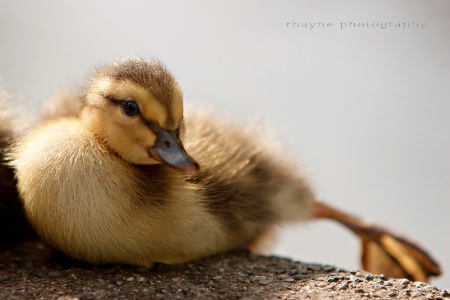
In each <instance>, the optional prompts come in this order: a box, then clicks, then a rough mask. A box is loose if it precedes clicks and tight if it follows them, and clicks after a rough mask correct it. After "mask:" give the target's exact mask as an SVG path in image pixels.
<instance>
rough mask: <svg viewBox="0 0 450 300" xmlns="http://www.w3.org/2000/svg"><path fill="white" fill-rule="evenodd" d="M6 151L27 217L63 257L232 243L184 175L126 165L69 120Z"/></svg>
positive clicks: (197, 252)
mask: <svg viewBox="0 0 450 300" xmlns="http://www.w3.org/2000/svg"><path fill="white" fill-rule="evenodd" d="M12 156H13V158H14V166H15V168H16V170H17V173H16V176H17V179H18V188H19V192H20V194H21V197H22V200H23V203H24V207H25V210H26V212H27V215H28V218H29V219H30V221H31V223H32V224H33V226H34V227H35V228H36V230H37V231H38V233H39V234H40V235H41V236H42V237H43V238H44V239H46V240H47V241H48V242H49V243H50V244H52V245H53V246H54V247H56V248H57V249H60V250H62V251H63V252H65V253H66V254H68V255H70V256H73V257H75V258H78V259H81V260H85V261H89V262H94V263H99V262H116V263H132V264H141V265H148V264H150V263H152V262H168V263H173V262H181V261H186V260H190V259H194V258H198V257H201V256H204V255H209V254H213V253H217V252H220V251H224V250H227V249H230V248H234V247H235V246H236V245H235V243H234V242H230V239H229V236H228V234H227V230H226V228H225V226H223V224H222V223H221V222H220V221H219V220H218V218H217V217H216V216H214V215H213V214H211V213H210V212H208V211H207V210H206V209H205V206H204V202H203V201H202V200H203V199H202V197H203V196H202V194H201V193H199V191H198V189H197V188H195V187H194V186H192V185H191V184H190V183H188V182H187V181H186V180H185V177H182V176H180V175H178V174H177V173H175V172H174V171H172V170H171V169H169V168H167V167H164V166H162V165H155V166H147V167H137V166H134V165H131V164H129V163H128V162H126V161H124V160H123V159H121V158H120V157H118V156H117V155H115V154H114V153H113V152H112V151H111V150H110V149H108V147H107V146H106V145H105V143H103V142H102V141H101V140H99V139H98V138H97V137H96V136H95V135H94V134H92V133H91V132H89V131H86V130H85V129H84V128H83V127H82V126H81V125H80V124H79V123H78V120H76V119H62V120H59V121H52V122H48V123H46V124H43V125H41V126H39V127H37V128H36V129H33V130H32V131H30V132H29V133H28V134H27V135H25V136H23V137H22V138H20V139H19V140H18V141H17V143H16V144H15V146H14V148H13V150H12Z"/></svg>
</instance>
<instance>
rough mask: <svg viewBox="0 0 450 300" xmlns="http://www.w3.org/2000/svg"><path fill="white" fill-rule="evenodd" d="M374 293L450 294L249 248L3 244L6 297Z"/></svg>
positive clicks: (1, 286) (0, 276)
mask: <svg viewBox="0 0 450 300" xmlns="http://www.w3.org/2000/svg"><path fill="white" fill-rule="evenodd" d="M447 297H448V298H447ZM370 298H375V299H450V294H449V291H447V290H439V289H437V288H436V287H434V286H430V285H428V284H426V283H419V282H410V281H408V280H406V279H389V278H387V277H385V276H383V275H370V274H367V273H361V272H346V271H344V270H341V269H336V268H335V267H333V266H327V265H316V264H305V263H302V262H298V261H292V260H289V259H284V258H279V257H270V256H259V255H253V254H249V253H247V252H237V253H228V254H221V255H217V256H213V257H208V258H205V259H202V260H199V261H195V262H191V263H187V264H181V265H173V266H170V265H163V264H158V265H155V266H154V267H153V268H152V269H147V268H138V267H132V266H118V265H107V266H91V265H88V264H83V263H80V262H77V261H73V260H70V259H68V258H67V257H65V256H63V255H61V254H57V253H54V252H53V251H52V250H51V249H49V248H48V247H47V246H45V245H44V244H42V243H41V242H39V241H33V242H31V241H28V242H25V243H22V244H19V245H15V246H9V247H7V248H5V247H3V248H1V249H0V299H247V300H249V299H370Z"/></svg>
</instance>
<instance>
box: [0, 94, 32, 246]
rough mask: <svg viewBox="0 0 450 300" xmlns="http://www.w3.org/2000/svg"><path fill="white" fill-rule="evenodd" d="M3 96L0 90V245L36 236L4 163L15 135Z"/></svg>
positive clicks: (9, 168)
mask: <svg viewBox="0 0 450 300" xmlns="http://www.w3.org/2000/svg"><path fill="white" fill-rule="evenodd" d="M5 98H6V95H5V94H4V93H2V92H1V91H0V246H6V245H9V244H12V243H18V242H21V241H23V240H25V239H29V238H35V237H36V234H35V232H34V230H33V229H32V228H31V226H30V224H29V222H28V220H27V218H26V216H25V211H24V209H23V206H22V203H21V200H20V198H19V193H18V191H17V189H16V180H15V178H14V169H13V168H11V167H10V166H8V165H6V164H5V162H6V159H5V150H6V148H7V147H9V146H10V145H11V143H12V141H13V139H14V138H15V137H16V133H15V131H14V128H13V127H14V126H13V124H12V120H11V118H12V114H11V110H10V109H9V108H7V107H6V100H5Z"/></svg>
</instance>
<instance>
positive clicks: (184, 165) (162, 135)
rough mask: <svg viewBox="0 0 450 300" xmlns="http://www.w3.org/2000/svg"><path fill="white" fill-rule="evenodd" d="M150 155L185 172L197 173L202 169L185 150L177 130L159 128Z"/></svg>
mask: <svg viewBox="0 0 450 300" xmlns="http://www.w3.org/2000/svg"><path fill="white" fill-rule="evenodd" d="M149 156H150V157H151V158H153V159H156V160H157V161H160V162H162V163H164V164H166V165H168V166H170V167H172V168H175V169H177V170H180V171H182V172H183V173H185V174H195V173H197V172H198V170H199V169H200V166H199V165H198V163H197V162H196V161H195V160H194V159H193V158H192V157H190V156H189V155H188V154H187V153H186V150H184V147H183V144H182V143H181V141H180V139H179V137H178V134H177V131H167V130H164V129H161V128H160V129H159V130H158V136H157V137H156V142H155V145H154V146H153V147H151V148H150V149H149Z"/></svg>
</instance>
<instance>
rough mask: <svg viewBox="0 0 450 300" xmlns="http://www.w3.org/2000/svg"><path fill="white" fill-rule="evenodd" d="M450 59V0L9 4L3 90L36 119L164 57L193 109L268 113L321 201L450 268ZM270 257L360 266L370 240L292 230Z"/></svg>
mask: <svg viewBox="0 0 450 300" xmlns="http://www.w3.org/2000/svg"><path fill="white" fill-rule="evenodd" d="M292 21H295V22H325V23H333V27H331V28H319V29H304V28H288V27H287V23H288V22H292ZM349 21H352V22H355V23H360V22H369V25H370V24H372V23H374V22H402V23H403V22H409V23H411V22H413V21H414V22H422V23H426V27H425V28H424V29H418V28H411V27H410V28H409V29H399V28H390V29H385V30H383V29H380V28H372V27H369V28H367V27H360V28H358V27H356V28H350V29H346V30H341V29H340V23H341V22H349ZM449 53H450V2H449V1H349V0H344V1H275V0H274V1H245V2H244V1H221V2H212V1H206V0H205V1H185V2H183V1H165V2H164V3H162V1H137V0H132V1H88V0H78V1H72V2H68V1H56V0H54V1H49V0H40V1H13V0H11V1H5V0H0V73H1V75H2V77H3V85H4V86H6V88H7V89H8V90H9V91H10V92H11V93H13V94H14V95H15V99H16V100H17V99H18V100H17V101H18V102H20V103H22V104H23V105H24V106H25V107H26V109H27V110H29V111H31V112H33V114H34V115H36V114H37V111H38V110H39V108H40V106H41V103H42V102H43V101H44V100H45V99H47V98H48V97H50V96H51V95H53V94H54V93H55V92H56V91H57V90H58V89H61V88H65V87H67V86H70V85H72V84H77V83H80V82H82V80H83V78H85V76H86V74H89V70H92V67H95V66H96V65H98V64H99V63H101V62H104V61H108V60H110V59H115V58H121V57H126V56H129V55H133V54H134V55H141V56H147V57H156V58H159V59H161V60H162V61H164V62H165V63H166V64H167V65H168V67H169V68H170V69H171V70H172V71H173V73H174V74H175V75H176V77H177V78H178V79H179V81H180V82H181V84H182V87H183V89H184V94H185V100H186V102H188V103H192V102H195V103H200V104H212V105H213V106H214V107H216V108H217V110H218V111H220V112H225V113H226V115H227V116H229V117H230V118H231V119H233V118H234V119H236V120H242V119H244V118H248V117H249V116H250V117H251V118H252V119H254V118H255V117H259V118H260V119H263V120H265V121H266V123H267V124H268V126H269V127H270V128H272V129H273V130H274V131H276V132H277V133H278V136H279V139H280V140H281V141H282V142H283V143H284V145H285V151H286V153H287V155H289V156H290V157H292V158H293V159H294V161H293V163H294V164H297V165H298V166H299V167H300V166H303V167H304V168H305V169H306V170H307V174H308V176H309V178H310V180H311V182H312V184H313V186H314V187H315V189H316V191H317V193H318V194H319V195H320V196H321V197H323V198H324V199H326V200H327V201H328V202H329V203H331V204H333V205H335V206H338V207H341V208H343V209H346V210H348V211H351V212H354V213H357V214H358V215H361V216H365V217H367V218H368V219H371V220H374V221H376V222H377V223H381V224H383V225H386V226H390V227H392V228H395V229H396V230H398V231H400V232H404V233H407V234H408V235H410V236H412V237H414V239H415V240H417V241H420V242H421V243H422V244H424V245H426V246H427V248H428V249H431V252H432V253H433V254H434V256H435V257H436V258H437V259H438V260H439V261H440V262H441V264H442V266H443V268H444V271H446V272H450V259H449V253H450V234H449V230H450V226H449V225H450V218H449V213H450V201H449V198H450V140H449V137H450V118H449V117H450V97H449V96H450V84H449V83H450V81H449V79H450V55H449ZM271 253H276V254H279V255H283V256H289V257H293V258H295V259H299V260H303V261H310V262H311V261H315V262H322V263H331V264H335V265H338V266H341V267H345V268H357V266H358V257H359V244H358V242H357V240H356V239H355V238H354V236H353V235H352V234H351V233H350V232H348V231H346V230H345V229H343V228H341V227H339V226H336V225H335V224H333V223H329V222H318V223H309V224H303V225H297V226H290V227H284V228H282V230H281V232H280V236H279V238H278V241H277V243H276V246H275V247H274V248H273V249H271ZM434 283H435V284H436V285H437V286H439V287H441V288H450V276H449V275H444V276H443V277H441V278H440V279H439V280H436V281H434Z"/></svg>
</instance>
